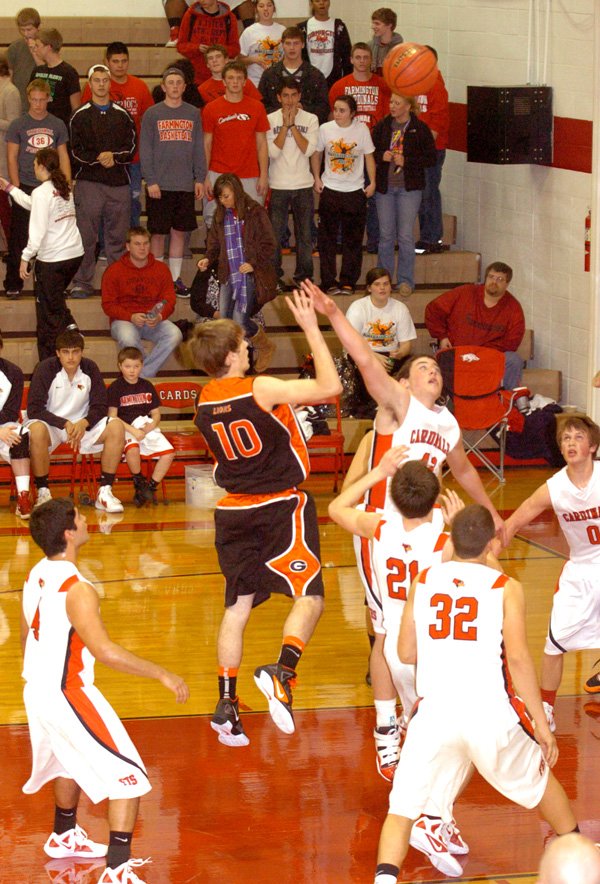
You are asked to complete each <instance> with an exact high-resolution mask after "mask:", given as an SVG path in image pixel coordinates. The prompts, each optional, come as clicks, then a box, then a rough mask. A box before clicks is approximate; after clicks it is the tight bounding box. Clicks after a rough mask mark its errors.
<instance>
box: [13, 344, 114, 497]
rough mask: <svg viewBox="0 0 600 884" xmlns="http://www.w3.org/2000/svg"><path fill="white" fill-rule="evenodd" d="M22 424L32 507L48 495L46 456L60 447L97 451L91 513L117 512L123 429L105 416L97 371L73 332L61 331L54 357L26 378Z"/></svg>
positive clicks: (103, 393)
mask: <svg viewBox="0 0 600 884" xmlns="http://www.w3.org/2000/svg"><path fill="white" fill-rule="evenodd" d="M25 426H26V428H27V429H28V430H29V442H30V450H31V470H32V472H33V476H34V479H35V485H36V488H37V500H36V504H35V505H36V506H39V505H40V504H42V503H45V502H46V501H47V500H50V499H51V497H52V494H51V493H50V489H49V488H48V473H49V469H50V454H51V452H52V451H54V449H55V448H57V447H58V446H59V445H60V444H61V443H66V444H67V445H70V447H71V448H72V449H73V450H74V451H80V452H81V453H82V454H94V453H96V452H99V451H101V452H102V455H101V459H100V463H101V466H102V474H101V476H100V488H99V490H98V496H97V498H96V509H99V510H103V511H104V512H109V513H120V512H122V511H123V504H122V503H121V501H120V500H117V498H116V497H115V496H114V494H113V493H112V484H113V482H114V480H115V473H116V471H117V467H118V466H119V462H120V460H121V455H122V454H123V448H124V446H125V428H124V426H123V424H122V423H121V421H120V420H118V418H109V417H108V397H107V393H106V387H105V386H104V381H103V379H102V375H101V374H100V369H99V368H98V366H97V365H96V363H95V362H92V360H91V359H86V358H85V357H84V355H83V335H82V334H81V333H80V332H79V331H75V330H69V329H67V331H64V332H61V334H60V335H58V337H57V338H56V356H51V357H50V358H49V359H44V360H43V361H42V362H40V363H38V366H37V368H36V370H35V371H34V373H33V377H32V378H31V386H30V388H29V397H28V400H27V421H26V423H25Z"/></svg>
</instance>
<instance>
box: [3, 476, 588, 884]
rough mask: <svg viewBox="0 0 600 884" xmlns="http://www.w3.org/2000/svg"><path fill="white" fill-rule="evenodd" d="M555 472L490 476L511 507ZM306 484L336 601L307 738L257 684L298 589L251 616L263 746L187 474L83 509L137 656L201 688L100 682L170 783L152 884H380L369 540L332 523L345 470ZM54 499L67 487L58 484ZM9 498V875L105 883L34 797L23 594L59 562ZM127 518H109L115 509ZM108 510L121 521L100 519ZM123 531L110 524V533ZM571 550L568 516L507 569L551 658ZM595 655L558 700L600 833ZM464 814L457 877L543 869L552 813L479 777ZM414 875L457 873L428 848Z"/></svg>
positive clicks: (153, 839) (156, 803)
mask: <svg viewBox="0 0 600 884" xmlns="http://www.w3.org/2000/svg"><path fill="white" fill-rule="evenodd" d="M547 475H549V472H547V471H544V470H538V469H530V470H509V473H508V482H507V484H506V486H505V487H504V488H499V489H497V488H496V484H495V482H494V481H492V480H491V478H490V483H489V489H488V490H490V492H491V491H492V490H494V491H495V493H494V500H495V502H496V505H497V507H498V508H499V509H500V510H501V511H504V512H505V513H506V514H508V513H509V512H510V511H511V510H512V509H514V508H515V507H516V506H517V505H518V504H519V502H520V501H521V500H522V499H523V498H524V497H525V496H527V495H528V494H529V493H530V492H531V491H532V490H533V489H534V488H535V487H537V485H539V484H540V483H541V482H542V481H543V480H544V479H545V478H546V476H547ZM308 487H309V488H310V490H312V491H313V493H314V494H315V496H316V499H317V503H318V508H319V514H320V522H321V526H320V527H321V544H322V559H323V563H324V566H325V571H324V576H325V585H326V593H327V605H326V611H325V614H324V616H323V619H322V621H321V623H320V624H319V627H318V629H317V633H316V635H315V637H314V639H313V641H312V642H311V644H310V646H309V648H308V650H307V652H306V653H305V656H304V658H303V659H302V662H301V664H300V669H299V673H300V677H299V682H298V686H297V688H296V691H295V702H294V707H295V710H296V723H297V730H296V734H295V735H293V736H291V737H286V736H285V735H284V734H282V733H281V732H279V731H278V730H277V729H276V728H275V726H274V725H273V723H272V722H271V719H270V717H269V715H268V713H267V712H266V701H265V700H264V698H263V696H262V694H260V693H259V692H258V691H257V689H256V688H255V685H254V682H253V679H252V673H253V670H254V668H255V666H256V665H258V664H260V663H268V662H273V661H274V660H276V658H277V654H278V649H279V644H280V638H281V624H282V622H283V619H284V616H285V613H286V611H287V602H286V600H284V599H280V598H273V599H272V600H271V601H270V602H269V603H267V604H266V605H263V606H262V607H261V608H259V609H257V610H256V611H255V612H254V614H253V616H252V618H251V621H250V624H249V627H248V630H247V634H246V643H245V659H244V664H243V668H242V670H241V674H240V678H239V694H240V697H241V702H242V704H243V707H244V710H245V712H244V716H245V717H244V721H245V727H246V731H247V733H248V735H249V737H250V746H249V747H247V748H243V749H228V748H226V747H224V746H222V745H221V744H219V743H218V742H217V739H216V735H215V734H214V733H213V731H212V730H211V729H210V727H209V718H210V715H211V713H212V711H213V709H214V705H215V702H216V675H215V638H216V632H217V628H218V625H219V621H220V618H221V612H222V603H223V601H222V578H221V576H220V573H219V570H218V565H217V559H216V554H215V551H214V548H213V529H212V513H211V511H210V510H209V509H193V508H190V507H186V505H185V504H184V503H183V483H175V484H174V485H173V486H172V487H170V489H169V492H170V496H171V498H172V501H171V503H170V505H169V506H165V505H163V504H160V505H159V506H157V507H151V508H146V509H143V510H137V509H135V507H133V506H132V505H131V504H130V503H129V501H130V500H131V493H132V490H131V485H130V483H128V482H120V483H119V485H118V488H117V494H118V495H120V496H122V498H123V500H124V501H125V503H126V508H125V513H124V517H123V518H122V519H121V520H119V518H118V517H117V518H115V517H109V516H105V515H104V514H99V513H97V512H96V511H95V510H93V509H88V508H85V510H84V512H85V513H86V515H87V517H88V523H89V525H90V529H91V531H90V533H91V539H90V542H89V543H88V545H87V546H86V547H85V548H84V550H83V555H82V557H81V563H80V567H81V570H82V571H83V572H84V573H85V574H86V575H87V576H89V578H90V580H92V581H93V582H94V583H95V585H96V587H97V588H98V590H99V592H100V594H101V596H102V598H103V601H102V613H103V617H104V619H105V621H106V623H107V626H108V629H109V632H110V634H111V636H112V637H113V638H114V639H115V640H116V641H118V642H120V643H122V644H123V645H125V646H126V647H128V648H130V649H131V650H132V651H135V652H138V653H140V654H143V655H145V656H148V657H150V658H152V659H154V660H156V661H158V662H160V663H162V664H164V665H165V666H167V667H168V668H170V669H173V670H175V671H177V672H179V673H181V674H182V675H183V676H184V677H185V678H186V680H187V681H188V684H189V685H190V689H191V699H190V701H189V703H188V704H187V706H185V707H180V706H176V704H175V703H174V702H172V701H171V695H170V694H168V693H167V692H165V691H164V689H163V688H162V687H161V686H160V685H158V683H156V682H148V681H145V680H142V679H136V678H133V677H129V676H125V675H121V674H119V673H116V672H113V671H111V670H108V669H106V668H104V667H102V666H100V665H98V667H97V683H98V685H99V687H100V688H101V689H102V690H103V691H104V692H105V694H106V696H107V697H108V699H109V700H110V701H111V702H112V703H113V705H114V706H115V708H116V709H117V711H118V713H119V714H120V715H121V717H122V718H123V719H127V727H128V729H129V730H130V732H131V734H132V736H133V738H134V740H135V742H136V744H137V745H138V748H139V750H140V753H141V755H142V757H143V758H144V760H145V762H146V765H147V767H148V772H149V775H150V779H151V782H152V784H153V791H152V792H151V793H150V794H149V795H148V796H146V797H145V798H143V799H142V804H141V813H140V818H139V821H138V825H137V829H136V833H135V838H134V851H133V853H134V856H140V857H148V856H151V857H152V865H148V866H145V867H144V868H142V869H140V870H139V874H140V875H141V877H142V880H145V881H148V882H149V884H189V882H221V881H223V882H224V881H232V882H233V881H235V882H236V884H250V882H252V884H255V882H261V884H263V882H264V884H309V882H310V884H341V882H365V884H370V882H371V881H372V879H373V871H374V866H375V853H376V845H377V840H378V835H379V830H380V826H381V822H382V820H383V818H384V815H385V812H386V807H387V792H388V787H387V786H386V784H385V782H384V781H383V780H382V779H381V778H380V777H379V776H378V775H377V773H376V770H375V761H374V750H373V740H372V728H373V724H374V715H373V712H372V708H371V701H372V697H371V692H370V689H369V688H368V687H367V685H366V683H365V672H366V669H367V654H368V644H367V639H366V637H365V630H364V606H363V598H362V593H361V589H360V584H359V580H358V577H357V574H356V569H355V566H354V558H353V551H352V544H351V542H350V539H349V537H348V535H346V534H345V533H344V532H343V531H342V530H341V529H339V528H338V527H337V526H335V525H332V524H331V522H329V520H328V518H327V503H328V501H329V499H330V498H331V490H330V489H331V481H330V477H328V476H315V477H314V478H312V479H311V480H310V482H309V483H308ZM53 490H54V494H55V496H56V495H57V493H58V492H59V489H58V488H56V487H55V488H54V489H53ZM7 494H8V492H7V490H6V488H4V489H3V490H2V492H1V495H2V496H1V501H2V505H1V507H0V563H1V564H0V574H1V576H2V579H1V580H0V669H1V671H2V673H3V677H2V681H1V683H0V754H1V756H2V757H3V758H4V759H5V761H4V766H3V789H2V798H3V800H2V802H0V831H2V835H3V837H2V840H1V843H0V882H15V881H17V882H35V884H38V882H42V881H48V880H52V881H55V882H60V884H76V882H77V884H79V882H96V881H97V879H98V877H99V875H100V873H101V869H102V864H98V866H97V868H95V869H94V868H93V867H91V866H90V865H89V864H88V865H87V867H86V864H85V863H83V862H81V863H80V864H75V865H74V866H73V867H72V868H69V866H68V864H65V863H64V862H62V863H60V862H55V863H54V864H53V863H50V864H49V865H48V866H46V867H45V865H44V863H45V861H46V859H47V857H45V855H44V853H43V850H42V845H43V843H44V841H45V839H46V837H47V836H48V834H49V832H50V829H51V827H52V822H53V802H52V792H51V788H50V787H46V788H45V789H44V790H42V792H40V793H38V794H37V795H35V796H29V797H27V796H24V795H23V794H22V792H21V786H22V784H23V783H24V782H25V780H26V779H27V776H28V771H29V743H28V734H27V728H26V726H25V725H24V721H25V716H24V710H23V705H22V700H21V687H22V685H21V678H20V662H21V655H20V648H19V609H20V600H21V587H22V584H23V580H24V578H25V576H26V574H27V572H28V570H29V568H30V567H31V566H32V565H33V564H34V563H35V562H36V561H37V560H38V559H39V558H40V557H41V553H40V551H39V550H38V549H37V548H36V547H35V545H34V544H33V542H32V541H31V540H30V538H29V535H28V530H27V527H26V525H24V524H23V523H21V522H20V521H19V520H18V519H17V518H16V517H15V516H14V515H13V514H12V509H13V508H14V503H12V502H11V504H10V507H11V509H10V510H8V509H7V505H6V498H7ZM109 519H110V520H111V521H110V522H109V521H107V520H109ZM102 520H104V523H102ZM109 529H110V531H109ZM564 554H565V548H564V544H563V542H562V537H561V536H560V535H559V533H558V528H557V526H556V523H555V521H554V519H553V518H551V517H548V518H545V519H543V520H541V521H540V522H539V523H536V525H534V526H533V527H532V528H530V529H528V531H527V532H526V535H524V536H523V537H520V538H518V539H516V540H515V542H514V543H513V544H512V546H511V548H510V549H509V550H508V551H507V552H506V553H505V554H504V557H503V561H504V565H505V567H506V570H507V571H508V572H509V573H510V574H511V575H513V576H515V577H517V578H518V579H519V580H521V581H523V583H524V585H525V587H526V590H527V596H528V624H529V637H530V642H531V648H532V651H533V654H534V657H535V660H536V662H537V661H539V659H540V657H541V652H542V648H543V642H544V636H545V628H546V621H547V616H548V611H549V609H550V604H551V596H552V592H553V589H554V584H555V581H556V578H557V576H558V573H559V571H560V568H561V566H562V563H563V561H564ZM594 661H595V655H594V652H593V651H591V652H585V653H578V654H572V655H568V656H567V659H566V665H565V676H564V679H563V683H562V686H561V696H560V698H559V700H558V703H557V725H558V741H559V747H560V750H561V756H560V759H559V762H558V765H557V767H556V772H557V775H558V777H559V779H560V780H561V781H562V783H563V784H564V786H565V788H566V789H567V792H568V794H569V796H570V798H571V799H572V801H573V803H574V807H575V811H576V815H577V817H578V819H579V821H580V824H581V828H582V831H583V832H584V833H585V834H587V835H589V836H590V837H592V838H594V840H596V841H599V840H600V822H596V821H595V819H594V817H597V800H595V799H597V770H598V765H599V763H600V698H599V699H598V701H597V702H595V701H594V700H593V699H592V698H589V697H588V696H587V695H586V694H584V692H583V690H582V685H583V682H584V681H585V679H586V678H587V677H588V671H589V670H590V668H591V666H592V665H593V663H594ZM105 811H106V808H105V805H103V804H101V805H99V806H98V807H93V806H91V805H90V804H89V802H88V801H87V800H84V801H83V802H82V806H81V809H80V814H79V823H80V825H82V826H83V827H84V828H85V829H86V830H87V831H88V833H89V834H90V836H91V837H93V838H94V839H96V840H104V839H106V837H107V827H106V824H105V821H104V818H105ZM456 815H457V819H458V821H459V824H460V826H461V829H462V832H463V834H464V836H465V839H466V840H467V841H468V843H469V844H470V848H471V851H470V854H469V856H468V857H467V858H466V862H465V864H464V877H463V878H460V879H454V880H458V881H486V882H496V884H513V882H517V881H518V882H520V884H528V882H533V881H534V880H535V870H536V868H537V864H538V861H539V857H540V854H541V851H542V849H543V845H544V839H545V838H546V837H547V836H548V831H547V829H546V827H545V826H544V825H543V824H542V823H541V822H540V821H539V820H538V818H537V816H536V814H535V812H527V811H524V810H521V809H519V808H515V807H514V806H512V805H510V804H509V803H508V802H507V801H505V800H504V799H502V798H500V797H499V796H497V795H496V794H495V793H494V792H493V791H492V790H491V789H490V788H489V787H488V786H487V784H485V783H483V781H482V780H481V779H480V778H479V777H478V776H477V775H476V776H475V777H474V778H473V780H472V782H471V784H470V785H469V787H468V789H467V791H466V792H465V794H464V795H463V796H462V798H461V799H460V801H459V803H458V804H457V808H456ZM401 880H402V881H415V882H419V881H422V882H433V881H441V880H445V879H444V878H443V877H442V876H441V875H440V873H438V872H436V871H435V870H434V869H433V868H432V867H431V866H430V865H429V863H428V861H427V860H426V859H425V857H424V856H423V855H422V854H420V853H417V852H415V851H413V850H411V851H409V856H408V858H407V861H406V863H405V866H404V869H403V871H402V874H401Z"/></svg>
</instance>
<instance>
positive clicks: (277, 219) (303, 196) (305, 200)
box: [269, 187, 315, 281]
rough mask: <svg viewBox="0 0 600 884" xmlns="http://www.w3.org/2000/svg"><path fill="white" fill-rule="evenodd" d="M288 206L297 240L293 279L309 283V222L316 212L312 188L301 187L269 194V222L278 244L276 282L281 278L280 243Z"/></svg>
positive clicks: (310, 248) (310, 234)
mask: <svg viewBox="0 0 600 884" xmlns="http://www.w3.org/2000/svg"><path fill="white" fill-rule="evenodd" d="M290 204H291V207H292V217H293V219H294V234H295V236H296V271H295V273H294V279H295V280H296V281H301V280H303V279H306V278H307V277H308V278H309V279H312V277H313V259H312V231H311V221H312V218H313V214H314V211H315V206H314V201H313V190H312V187H303V188H301V189H300V190H271V202H270V204H269V218H270V219H271V224H272V225H273V230H274V232H275V239H276V240H277V251H276V252H275V269H276V271H277V277H278V279H281V277H282V276H283V267H282V266H281V240H282V238H283V235H284V233H285V231H286V229H287V224H288V209H289V206H290Z"/></svg>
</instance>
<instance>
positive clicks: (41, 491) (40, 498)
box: [33, 488, 52, 509]
mask: <svg viewBox="0 0 600 884" xmlns="http://www.w3.org/2000/svg"><path fill="white" fill-rule="evenodd" d="M48 500H52V495H51V494H50V489H49V488H38V492H37V497H36V499H35V503H34V505H33V508H34V509H35V508H36V507H38V506H41V505H42V504H43V503H46V502H47V501H48Z"/></svg>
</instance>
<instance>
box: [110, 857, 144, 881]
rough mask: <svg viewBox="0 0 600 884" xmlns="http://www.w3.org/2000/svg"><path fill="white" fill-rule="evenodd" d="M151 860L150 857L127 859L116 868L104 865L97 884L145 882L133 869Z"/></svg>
mask: <svg viewBox="0 0 600 884" xmlns="http://www.w3.org/2000/svg"><path fill="white" fill-rule="evenodd" d="M149 862H152V860H150V859H129V860H127V862H126V863H122V864H121V865H120V866H117V868H116V869H109V868H108V866H107V867H106V869H105V871H104V874H103V875H101V876H100V877H99V878H98V884H145V882H144V881H142V879H141V878H139V877H138V876H137V875H136V873H135V872H134V871H133V870H134V869H139V867H140V866H145V865H146V863H149Z"/></svg>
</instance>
